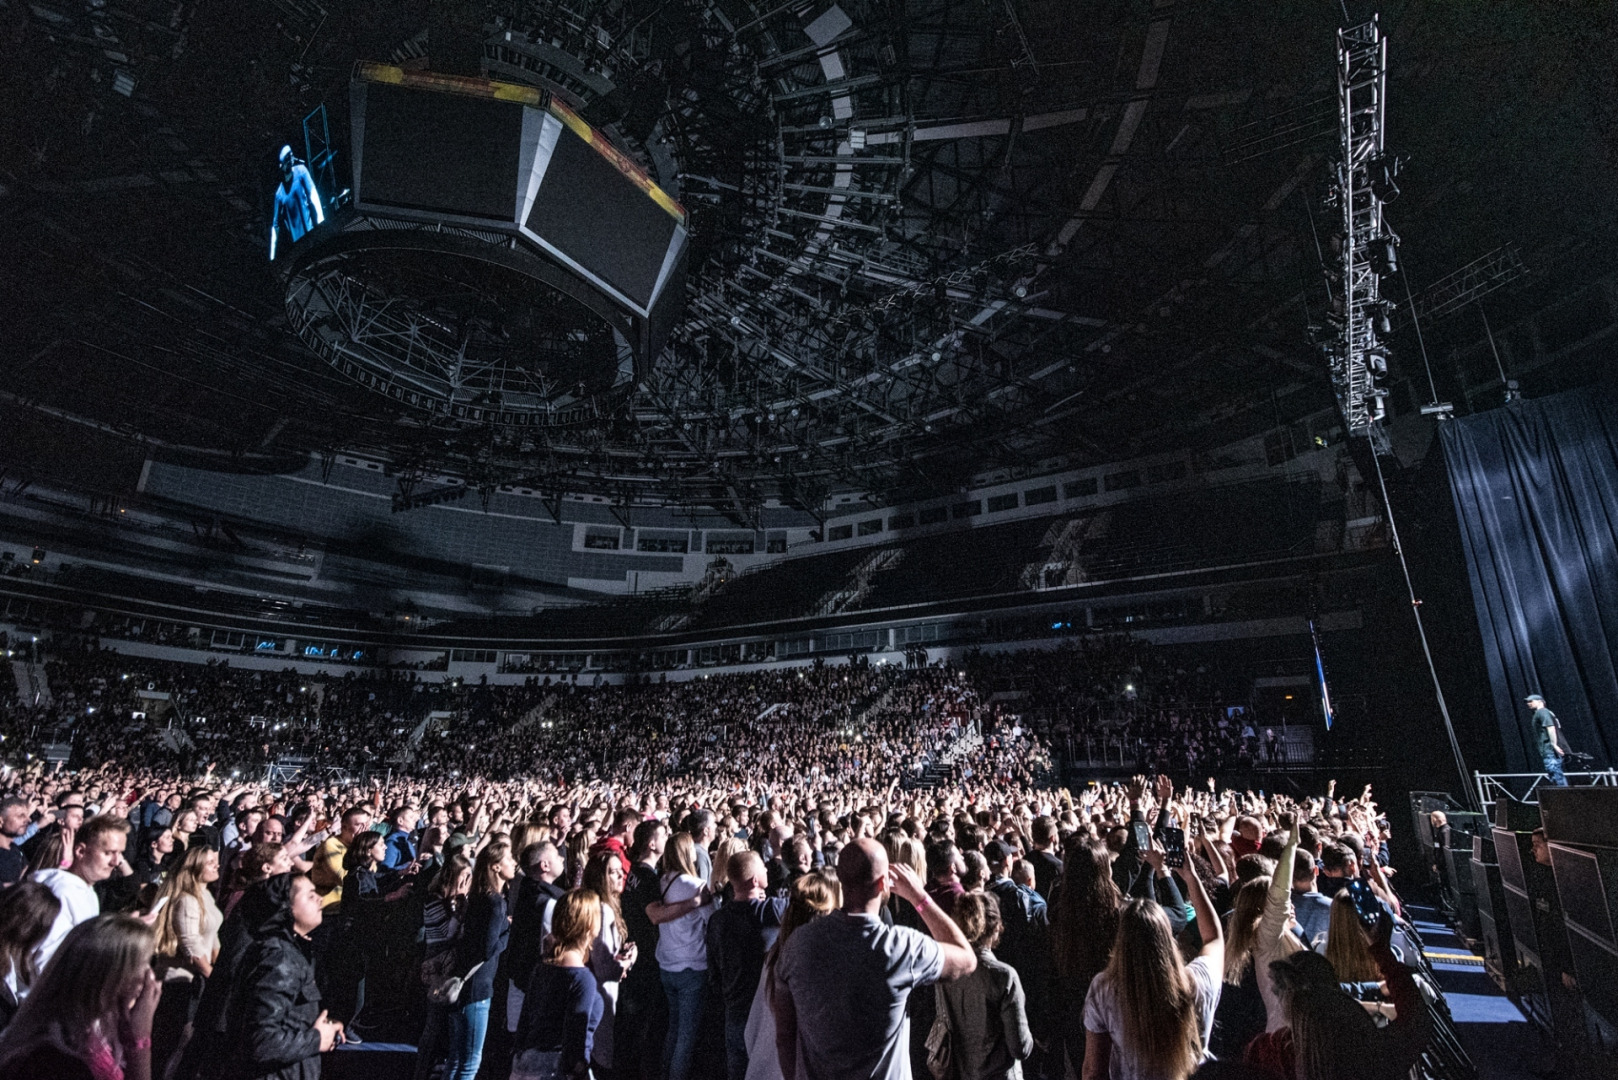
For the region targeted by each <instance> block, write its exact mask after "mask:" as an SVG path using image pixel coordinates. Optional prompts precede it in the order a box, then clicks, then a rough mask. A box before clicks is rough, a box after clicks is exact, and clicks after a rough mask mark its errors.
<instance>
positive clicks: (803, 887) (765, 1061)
mask: <svg viewBox="0 0 1618 1080" xmlns="http://www.w3.org/2000/svg"><path fill="white" fill-rule="evenodd" d="M842 902H843V889H842V886H840V885H839V884H838V883H837V879H836V878H835V877H833V876H832V875H831V873H830V872H828V871H826V870H811V871H809V873H807V874H804V875H802V876H800V877H798V878H795V879H794V880H793V882H792V884H791V885H790V886H788V896H787V910H786V913H785V914H784V915H782V916H781V931H780V933H779V934H777V935H776V938H775V944H774V945H773V946H771V947H770V951H769V952H768V953H766V954H765V955H764V971H763V974H762V975H760V977H759V980H758V989H757V990H756V991H755V992H754V994H753V1007H752V1008H751V1009H750V1010H748V1013H747V1032H746V1039H747V1080H783V1077H782V1076H781V1058H780V1055H779V1054H777V1053H776V1049H775V1013H774V1012H773V1011H772V1009H771V1005H772V1003H773V1002H774V999H775V963H776V961H777V960H778V959H779V958H780V956H781V946H783V945H785V944H786V941H787V938H789V937H791V936H792V935H793V933H794V932H795V931H797V930H798V929H799V928H800V927H803V926H807V925H808V924H809V923H811V922H813V921H814V920H816V919H818V918H820V917H821V916H822V915H825V914H827V913H828V912H831V911H833V910H835V909H836V908H837V907H839V906H840V905H841V904H842Z"/></svg>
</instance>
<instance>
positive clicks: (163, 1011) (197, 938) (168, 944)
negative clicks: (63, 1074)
mask: <svg viewBox="0 0 1618 1080" xmlns="http://www.w3.org/2000/svg"><path fill="white" fill-rule="evenodd" d="M218 880H219V853H218V852H217V851H214V850H213V849H212V848H210V847H206V846H199V847H194V848H192V849H191V850H189V851H187V852H186V853H185V858H184V859H183V860H181V862H180V865H179V868H178V869H176V870H175V871H174V873H172V874H170V875H169V877H168V879H167V880H166V881H164V882H163V884H162V887H161V888H160V889H159V890H158V893H157V900H156V902H155V903H154V904H153V907H152V911H153V913H154V914H155V915H156V917H157V918H156V921H155V923H154V928H155V929H156V931H157V939H156V950H155V951H156V959H155V963H156V966H157V968H158V970H159V972H160V974H161V977H162V979H163V989H164V991H165V993H164V994H163V1000H162V1002H161V1003H160V1004H159V1005H158V1007H157V1017H156V1019H155V1020H154V1021H153V1025H152V1062H153V1066H154V1068H155V1069H156V1071H157V1073H158V1075H160V1076H161V1075H162V1073H163V1068H164V1066H165V1065H167V1064H168V1060H169V1058H170V1057H172V1056H173V1055H174V1053H175V1052H176V1051H177V1050H179V1049H180V1047H181V1046H182V1045H184V1042H185V1036H186V1027H187V1025H189V1024H190V1023H191V1021H192V1019H193V1018H194V1017H195V1015H196V1006H197V1001H198V1000H199V999H200V998H201V996H202V988H203V985H204V981H205V980H206V979H208V978H209V977H210V976H211V975H213V965H214V961H215V960H216V959H217V958H218V956H219V927H220V924H222V923H223V922H224V921H225V916H224V915H223V914H222V913H221V912H220V910H219V906H218V905H217V904H215V903H214V899H213V894H212V893H210V892H209V891H208V886H210V885H212V884H213V883H214V882H216V881H218Z"/></svg>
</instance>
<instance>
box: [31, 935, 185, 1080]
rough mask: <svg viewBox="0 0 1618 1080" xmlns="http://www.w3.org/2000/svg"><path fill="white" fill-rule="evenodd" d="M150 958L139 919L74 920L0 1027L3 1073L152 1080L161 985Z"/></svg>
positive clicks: (47, 1079) (50, 1079)
mask: <svg viewBox="0 0 1618 1080" xmlns="http://www.w3.org/2000/svg"><path fill="white" fill-rule="evenodd" d="M151 961H152V931H151V928H150V927H148V926H147V925H146V924H144V923H142V922H141V921H140V920H139V919H134V918H131V917H129V916H127V915H102V916H92V917H91V918H90V919H88V920H86V921H84V922H81V923H79V924H77V925H75V926H74V927H73V928H72V929H71V930H70V931H69V932H68V934H67V935H66V936H65V937H64V938H63V939H62V940H61V942H60V943H59V945H58V947H57V948H56V949H55V950H54V951H53V952H52V954H51V959H50V963H48V964H46V965H45V968H44V970H43V971H41V972H40V975H39V978H38V980H37V981H36V982H35V983H34V985H33V986H32V988H31V989H30V991H29V994H28V997H27V998H26V999H25V1000H24V1001H23V1003H22V1005H21V1006H20V1007H19V1008H18V1009H17V1014H16V1015H15V1016H14V1017H12V1020H11V1023H10V1024H8V1025H7V1026H6V1029H5V1031H3V1032H0V1073H3V1074H4V1075H7V1076H16V1077H30V1078H32V1077H38V1078H40V1080H108V1078H109V1077H123V1078H126V1080H153V1074H152V1017H153V1015H154V1014H155V1013H156V1011H157V1003H158V998H159V997H160V995H161V994H162V992H163V990H162V985H161V984H160V983H159V982H158V979H157V977H156V975H155V974H154V973H153V971H152V963H151Z"/></svg>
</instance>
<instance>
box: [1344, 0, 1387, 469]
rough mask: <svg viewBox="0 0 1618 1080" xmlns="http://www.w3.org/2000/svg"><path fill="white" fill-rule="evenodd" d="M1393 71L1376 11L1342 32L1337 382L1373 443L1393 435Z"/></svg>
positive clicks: (1347, 411) (1349, 414)
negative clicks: (1389, 417)
mask: <svg viewBox="0 0 1618 1080" xmlns="http://www.w3.org/2000/svg"><path fill="white" fill-rule="evenodd" d="M1387 76H1388V42H1387V39H1386V38H1384V37H1383V36H1382V28H1381V26H1380V25H1379V24H1378V22H1377V19H1376V17H1375V16H1372V18H1371V20H1370V21H1369V22H1364V23H1361V24H1359V25H1358V26H1351V27H1346V28H1344V29H1341V30H1338V31H1337V119H1338V126H1339V128H1340V134H1341V137H1342V157H1341V159H1340V160H1339V161H1338V163H1337V191H1336V194H1337V199H1338V205H1339V208H1340V210H1341V212H1342V215H1343V221H1342V231H1343V251H1342V284H1343V310H1342V317H1343V329H1342V335H1341V338H1340V339H1339V341H1337V342H1336V343H1335V347H1334V348H1333V349H1332V350H1331V351H1330V356H1331V368H1332V383H1333V385H1334V387H1335V389H1336V391H1337V401H1338V405H1339V406H1340V407H1341V409H1342V412H1343V419H1344V421H1345V423H1346V424H1347V426H1348V430H1349V433H1350V434H1351V435H1364V436H1368V437H1370V438H1371V440H1372V443H1373V445H1378V444H1381V443H1384V442H1385V440H1386V435H1385V434H1384V433H1383V431H1382V428H1381V421H1382V418H1383V416H1384V414H1385V411H1386V410H1385V407H1384V403H1383V397H1384V396H1385V395H1386V393H1387V390H1386V387H1385V383H1386V376H1387V370H1388V353H1387V346H1386V344H1385V343H1384V342H1383V340H1382V339H1381V338H1379V337H1378V333H1377V331H1378V328H1379V326H1380V327H1381V328H1386V327H1387V326H1388V312H1389V309H1390V305H1388V304H1386V303H1385V302H1384V301H1383V299H1382V295H1381V284H1380V274H1379V272H1378V271H1379V270H1380V272H1381V273H1382V274H1386V273H1389V272H1390V271H1391V269H1392V264H1393V263H1394V260H1395V259H1396V258H1397V256H1396V255H1395V254H1394V245H1395V244H1397V239H1396V238H1395V237H1394V236H1393V234H1392V232H1391V231H1390V230H1389V229H1388V228H1387V226H1386V224H1385V223H1384V222H1383V220H1382V202H1383V199H1382V195H1383V194H1386V193H1387V191H1386V188H1385V187H1382V184H1383V176H1384V173H1383V170H1385V169H1386V168H1387V167H1388V165H1387V163H1388V159H1387V157H1386V155H1385V146H1384V136H1385V128H1384V122H1385V120H1386V112H1387ZM1379 188H1380V189H1381V190H1379Z"/></svg>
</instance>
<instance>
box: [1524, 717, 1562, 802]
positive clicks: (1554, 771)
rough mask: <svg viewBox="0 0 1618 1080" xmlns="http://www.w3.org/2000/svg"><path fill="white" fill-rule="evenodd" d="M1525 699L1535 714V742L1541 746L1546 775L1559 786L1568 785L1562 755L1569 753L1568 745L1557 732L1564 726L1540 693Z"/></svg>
mask: <svg viewBox="0 0 1618 1080" xmlns="http://www.w3.org/2000/svg"><path fill="white" fill-rule="evenodd" d="M1524 700H1525V701H1526V702H1527V703H1528V708H1529V709H1530V710H1532V712H1533V714H1534V743H1535V745H1537V746H1538V747H1539V757H1540V760H1541V761H1542V762H1543V763H1544V765H1545V775H1546V776H1547V777H1549V778H1550V781H1551V783H1552V784H1555V785H1556V786H1557V787H1567V777H1566V776H1564V775H1562V757H1563V755H1565V754H1566V753H1567V747H1565V746H1563V745H1562V740H1561V739H1560V738H1559V737H1558V734H1557V733H1558V732H1560V731H1561V729H1562V728H1561V725H1560V724H1559V723H1557V721H1556V714H1555V713H1553V712H1551V711H1550V710H1549V709H1547V708H1546V707H1545V699H1544V698H1543V697H1541V696H1540V695H1538V694H1529V695H1528V697H1527V698H1525V699H1524Z"/></svg>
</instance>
